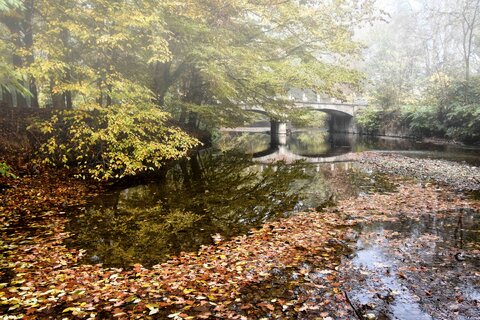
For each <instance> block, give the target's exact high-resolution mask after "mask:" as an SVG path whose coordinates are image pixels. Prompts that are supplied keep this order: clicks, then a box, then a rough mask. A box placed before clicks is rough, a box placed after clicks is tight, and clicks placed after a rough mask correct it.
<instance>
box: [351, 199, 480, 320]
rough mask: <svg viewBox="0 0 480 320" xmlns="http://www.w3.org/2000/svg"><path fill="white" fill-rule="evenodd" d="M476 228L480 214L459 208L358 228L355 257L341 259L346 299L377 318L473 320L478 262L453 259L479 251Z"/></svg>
mask: <svg viewBox="0 0 480 320" xmlns="http://www.w3.org/2000/svg"><path fill="white" fill-rule="evenodd" d="M479 230H480V216H479V215H478V212H474V211H473V210H470V209H462V208H459V209H457V210H450V211H438V212H435V211H433V212H430V213H424V214H422V215H421V216H419V217H418V219H411V218H407V217H400V219H398V220H396V221H380V222H376V223H370V224H365V225H360V226H359V231H360V236H359V239H358V240H357V242H356V253H355V256H354V258H353V259H351V260H346V261H344V270H347V273H348V279H349V281H348V282H349V286H350V287H352V290H351V291H349V295H350V299H352V301H354V303H355V305H356V307H357V308H358V309H359V310H361V311H362V313H364V314H367V313H373V314H375V315H376V317H377V318H378V319H450V318H452V317H453V316H454V314H456V313H455V312H460V313H461V314H462V315H463V316H465V317H466V318H469V319H470V318H471V319H473V318H476V317H477V316H478V315H479V314H480V310H479V309H478V308H477V307H476V305H477V304H478V301H479V297H480V286H479V285H480V284H479V283H478V279H477V280H475V279H476V272H477V270H478V268H479V267H480V261H478V258H477V257H476V256H474V255H468V254H465V256H461V257H459V258H458V259H457V258H454V256H455V255H458V254H462V253H463V252H475V250H476V249H478V247H479V244H480V234H479V232H478V231H479ZM425 293H428V294H427V298H426V299H425V298H421V297H424V296H425ZM429 296H432V298H428V297H429ZM460 297H461V300H460ZM456 299H458V301H461V304H460V303H458V304H457V303H456V302H455V300H456ZM432 315H433V316H432ZM455 317H456V318H459V319H462V317H461V316H459V315H458V316H455Z"/></svg>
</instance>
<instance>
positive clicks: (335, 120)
mask: <svg viewBox="0 0 480 320" xmlns="http://www.w3.org/2000/svg"><path fill="white" fill-rule="evenodd" d="M329 122H330V123H329V127H330V130H329V131H330V132H339V133H358V130H357V126H356V125H355V119H354V118H353V117H350V116H339V115H331V116H330V121H329Z"/></svg>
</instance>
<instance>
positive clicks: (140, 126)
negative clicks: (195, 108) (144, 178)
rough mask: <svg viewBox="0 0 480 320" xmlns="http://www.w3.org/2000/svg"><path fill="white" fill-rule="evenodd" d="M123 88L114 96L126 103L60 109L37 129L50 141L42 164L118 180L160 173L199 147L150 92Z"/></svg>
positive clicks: (44, 148)
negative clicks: (169, 161)
mask: <svg viewBox="0 0 480 320" xmlns="http://www.w3.org/2000/svg"><path fill="white" fill-rule="evenodd" d="M129 89H131V91H129ZM118 90H122V91H117V92H115V91H113V92H112V93H113V94H114V96H115V97H116V99H115V100H117V99H118V101H122V102H121V103H120V102H118V103H116V104H113V105H112V106H110V107H108V108H105V107H100V106H98V105H96V104H92V105H86V106H85V107H84V108H82V109H78V110H68V111H58V112H57V113H56V114H55V115H54V116H53V117H52V118H51V119H50V120H49V121H44V122H41V123H38V124H37V125H36V126H35V127H32V128H31V129H35V128H36V129H38V130H39V131H40V132H41V133H43V134H45V135H46V138H47V142H46V143H45V144H44V145H42V146H41V148H40V150H39V152H40V154H41V155H42V156H43V158H44V160H43V162H44V163H47V164H52V165H57V166H66V167H69V166H72V165H73V166H76V167H78V168H80V170H81V172H82V174H86V175H88V176H90V177H92V178H94V179H97V180H108V179H112V178H115V179H118V178H122V177H125V176H132V175H135V174H138V173H141V172H145V171H147V170H155V169H158V168H160V167H161V166H162V165H163V164H164V162H165V161H168V160H172V159H178V158H180V157H182V156H184V155H186V153H187V151H188V150H189V149H191V148H192V147H194V146H196V145H198V143H199V142H198V141H197V140H196V139H194V138H192V137H190V136H188V135H187V134H186V133H185V132H183V131H182V130H180V129H179V128H177V127H174V126H171V125H169V124H168V121H169V116H168V113H166V112H164V111H161V110H160V109H159V108H158V107H156V106H155V105H154V104H153V103H151V102H150V99H149V97H150V95H148V92H146V91H144V90H141V88H136V87H132V88H129V87H128V84H127V83H121V84H118Z"/></svg>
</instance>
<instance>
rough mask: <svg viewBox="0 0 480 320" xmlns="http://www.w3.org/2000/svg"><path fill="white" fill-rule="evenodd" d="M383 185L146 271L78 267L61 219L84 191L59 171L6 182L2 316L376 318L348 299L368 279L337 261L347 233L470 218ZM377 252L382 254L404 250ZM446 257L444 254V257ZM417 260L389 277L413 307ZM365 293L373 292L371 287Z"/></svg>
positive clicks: (457, 204) (453, 201)
mask: <svg viewBox="0 0 480 320" xmlns="http://www.w3.org/2000/svg"><path fill="white" fill-rule="evenodd" d="M365 166H369V165H368V164H365ZM391 179H392V182H393V183H394V184H395V186H396V191H394V192H389V193H371V194H363V195H362V196H360V197H358V198H351V199H348V200H345V201H341V202H340V203H338V205H337V206H336V207H332V208H328V209H326V210H324V211H322V212H306V213H301V214H298V215H295V216H293V217H290V218H286V219H282V220H278V221H273V222H269V223H266V224H265V225H264V226H263V227H262V228H261V229H258V230H252V232H250V233H249V234H248V235H245V236H239V237H236V238H233V239H230V240H228V241H222V240H220V239H217V243H216V244H214V245H211V246H204V247H202V249H201V250H200V251H199V252H194V253H183V254H181V255H179V256H176V257H173V258H172V259H170V260H169V261H167V262H165V263H162V264H160V265H157V266H155V267H153V268H151V269H145V268H143V267H142V266H140V265H135V266H134V267H133V268H132V269H129V270H123V269H114V268H104V267H102V266H101V265H85V264H80V263H79V260H80V259H81V258H82V255H83V254H84V252H83V251H82V250H77V249H72V248H68V247H67V246H66V245H65V241H66V240H67V239H68V238H70V237H71V236H72V235H70V234H68V233H67V232H65V224H66V223H67V219H66V217H64V215H63V214H62V212H63V211H64V210H65V208H66V207H67V206H70V205H76V204H81V203H83V202H84V201H86V199H87V198H86V197H87V194H91V193H92V192H93V193H94V192H95V190H91V189H90V188H87V187H86V186H85V185H84V184H83V183H81V182H78V181H74V180H71V179H68V178H67V177H66V176H63V175H62V174H56V175H55V174H53V175H52V174H45V175H44V176H36V177H24V178H22V179H21V180H17V181H15V182H13V185H12V181H8V182H7V181H2V182H4V183H9V184H10V185H12V186H13V188H10V189H7V190H5V191H4V192H3V193H1V194H0V197H1V204H0V207H1V208H0V209H1V217H0V219H1V222H2V238H1V250H2V258H1V262H0V283H1V284H0V287H1V289H0V314H3V316H1V318H3V319H14V318H24V319H38V318H61V317H66V318H94V317H95V318H119V319H134V318H152V319H164V318H172V319H195V318H199V319H202V318H204V319H207V318H210V319H215V318H216V319H260V318H267V319H268V318H271V319H292V318H299V319H351V318H354V317H355V313H362V312H363V314H368V315H369V316H372V314H373V316H380V315H381V314H382V313H381V312H380V311H379V312H377V311H375V308H373V310H374V311H372V310H370V309H368V310H366V309H365V308H368V306H367V307H364V306H363V304H362V303H361V301H358V300H356V297H355V296H354V295H353V296H351V293H352V292H353V290H355V289H358V288H365V287H366V283H367V282H365V281H362V280H361V278H359V277H361V276H363V277H367V275H366V274H362V271H363V272H367V271H368V270H367V271H365V270H361V269H357V267H356V266H355V265H351V264H350V262H349V261H348V260H345V259H347V258H343V264H342V255H344V256H345V255H351V252H350V251H349V250H350V249H349V248H350V247H352V248H353V249H359V248H354V245H353V243H354V242H356V241H358V240H357V238H358V237H360V238H362V237H365V234H368V232H366V231H365V232H364V233H360V236H358V234H357V235H355V233H356V232H354V231H352V230H350V229H349V228H350V227H354V226H357V227H356V228H357V229H358V225H369V224H372V223H376V222H377V223H378V222H379V221H380V222H388V221H390V222H395V221H398V220H399V219H400V218H401V217H408V218H409V219H413V220H415V219H419V218H420V216H421V215H423V214H425V213H428V212H432V211H435V212H449V211H451V210H457V209H458V208H469V209H471V210H474V211H475V212H478V211H479V210H480V205H479V203H478V201H474V200H471V199H470V198H468V197H466V196H465V195H463V194H462V193H459V192H458V191H455V189H451V188H450V187H448V186H444V187H439V186H437V185H434V184H432V183H430V182H424V181H423V182H422V181H415V180H405V179H403V178H402V179H399V178H393V177H392V178H391ZM352 234H353V235H352ZM349 241H350V242H349ZM375 241H376V240H375ZM388 243H389V245H391V246H392V248H391V250H393V251H395V250H397V249H398V248H399V247H401V245H403V242H400V241H389V242H388ZM419 243H423V242H419ZM425 243H428V241H426V242H425ZM416 244H417V242H414V243H413V244H412V246H413V247H414V246H415V245H416ZM468 250H469V251H467V252H466V253H465V255H466V256H468V257H473V256H475V255H476V254H477V253H478V252H477V251H475V250H477V249H475V248H474V247H472V248H469V249H468ZM359 252H360V251H359ZM446 254H447V255H448V256H449V257H451V254H453V252H448V253H446ZM354 256H355V253H353V257H354ZM409 257H410V258H412V257H413V258H414V257H415V256H414V255H413V254H410V255H409ZM399 259H406V257H403V258H402V257H400V258H399ZM465 261H467V262H465V263H468V260H465ZM420 262H421V261H412V262H411V263H410V264H404V265H398V268H397V267H395V268H396V269H392V270H390V271H388V272H390V273H391V272H394V273H395V279H396V280H398V281H400V282H401V285H402V286H405V288H407V289H408V290H409V292H414V294H415V295H416V296H418V297H420V298H422V295H421V294H420V293H419V292H424V294H425V295H428V296H429V297H435V294H436V293H435V292H434V290H431V289H428V290H430V291H429V292H428V293H426V291H425V290H427V289H424V287H423V286H421V285H420V284H419V281H414V282H415V283H414V285H411V284H410V285H409V282H408V281H412V279H416V278H415V277H417V278H419V279H421V278H422V276H424V274H422V273H419V272H421V271H422V270H423V269H422V268H420V267H421V264H420ZM462 263H464V262H462ZM409 267H410V269H409ZM413 267H415V268H416V269H414V268H413ZM359 268H361V267H359ZM377 269H378V268H377ZM377 269H375V272H380V271H379V270H377ZM382 270H383V269H382ZM386 270H387V269H384V270H383V271H384V272H387V271H386ZM469 270H470V269H469ZM383 271H382V272H383ZM410 272H411V274H410ZM430 272H431V270H430ZM442 275H443V274H442V273H440V276H441V277H443V276H442ZM473 275H474V276H475V274H473ZM368 276H369V275H368ZM431 276H433V277H436V276H435V274H431ZM440 276H439V277H440ZM372 278H373V279H375V275H374V276H372ZM477 278H478V275H477ZM365 279H367V278H365ZM469 279H470V278H469ZM367 280H368V279H367ZM465 281H471V279H470V280H468V279H467V280H465ZM414 287H415V288H414ZM402 288H403V287H402ZM387 289H388V288H387ZM387 289H385V290H387ZM371 290H373V291H375V290H378V292H379V293H380V294H384V293H382V292H383V291H382V287H381V286H375V285H374V286H373V287H371ZM385 292H387V293H388V290H387V291H385ZM345 293H346V294H345ZM441 298H442V299H443V298H444V296H441ZM432 299H433V298H432ZM452 299H456V300H455V301H456V303H460V304H461V303H463V302H465V306H466V307H468V308H467V309H469V310H470V311H471V308H474V307H476V308H478V304H477V305H475V304H474V303H475V301H472V299H466V298H465V297H463V300H462V299H457V298H456V297H454V298H452ZM460 300H462V301H460ZM381 301H385V299H382V300H381ZM442 301H443V300H442ZM459 301H460V302H459ZM466 303H468V304H466ZM477 303H478V300H477ZM365 305H368V303H367V304H365ZM370 307H371V306H370ZM361 308H364V309H365V310H363V309H361ZM385 308H386V307H384V308H383V309H385ZM421 308H423V309H425V310H427V311H428V308H425V307H423V306H421ZM455 310H462V306H459V307H456V309H455ZM470 311H469V312H470ZM452 312H453V311H452ZM455 312H457V311H455ZM458 312H460V311H458ZM432 314H435V313H434V311H432Z"/></svg>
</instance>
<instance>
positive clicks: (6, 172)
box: [0, 162, 17, 178]
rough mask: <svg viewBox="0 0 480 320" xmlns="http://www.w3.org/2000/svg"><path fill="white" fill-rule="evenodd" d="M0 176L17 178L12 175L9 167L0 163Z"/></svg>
mask: <svg viewBox="0 0 480 320" xmlns="http://www.w3.org/2000/svg"><path fill="white" fill-rule="evenodd" d="M0 176H3V177H8V178H17V176H15V175H14V174H13V173H12V168H10V166H9V165H7V164H6V163H5V162H0Z"/></svg>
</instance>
